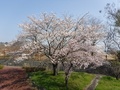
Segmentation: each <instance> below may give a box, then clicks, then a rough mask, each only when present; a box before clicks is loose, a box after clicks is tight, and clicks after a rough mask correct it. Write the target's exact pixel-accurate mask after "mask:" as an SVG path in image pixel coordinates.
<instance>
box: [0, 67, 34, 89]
mask: <svg viewBox="0 0 120 90" xmlns="http://www.w3.org/2000/svg"><path fill="white" fill-rule="evenodd" d="M0 90H33V88H32V86H31V85H30V84H29V82H28V81H27V74H26V72H25V71H24V70H23V69H21V68H15V67H7V68H4V69H2V70H0Z"/></svg>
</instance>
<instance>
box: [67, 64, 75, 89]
mask: <svg viewBox="0 0 120 90" xmlns="http://www.w3.org/2000/svg"><path fill="white" fill-rule="evenodd" d="M72 67H73V64H72V63H70V66H69V68H68V69H67V71H66V72H65V86H66V90H68V80H69V76H70V71H71V70H72Z"/></svg>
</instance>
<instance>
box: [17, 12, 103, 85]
mask: <svg viewBox="0 0 120 90" xmlns="http://www.w3.org/2000/svg"><path fill="white" fill-rule="evenodd" d="M28 18H29V20H30V21H28V22H25V23H23V24H21V25H20V27H21V28H22V32H21V33H20V35H19V36H18V38H17V41H20V42H22V45H21V48H20V50H19V51H18V52H20V53H27V56H32V55H33V54H35V53H40V52H42V53H43V54H44V55H45V56H46V57H47V58H48V59H49V61H50V62H51V63H52V65H53V75H57V67H58V64H59V63H62V65H63V67H64V70H65V75H66V77H65V82H66V85H67V83H68V77H69V75H70V72H71V70H72V68H73V67H75V66H77V67H79V68H86V67H88V66H89V65H90V64H94V66H98V65H101V64H102V57H101V55H102V54H103V53H102V52H101V49H99V48H98V46H97V43H98V41H100V40H101V38H102V37H103V33H102V31H101V30H102V29H103V25H101V24H100V22H98V21H96V19H89V18H85V16H83V17H82V18H80V19H73V18H72V17H70V16H64V17H62V18H59V17H57V16H56V15H55V14H46V13H43V14H41V16H40V17H39V18H36V17H34V16H32V17H28ZM28 54H29V55H28Z"/></svg>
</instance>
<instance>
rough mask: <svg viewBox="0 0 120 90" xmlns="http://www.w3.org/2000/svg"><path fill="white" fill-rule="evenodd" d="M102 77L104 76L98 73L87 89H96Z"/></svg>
mask: <svg viewBox="0 0 120 90" xmlns="http://www.w3.org/2000/svg"><path fill="white" fill-rule="evenodd" d="M101 77H102V76H101V75H98V74H97V75H96V77H95V78H94V79H93V80H92V81H91V83H90V85H89V86H88V87H87V89H86V90H95V88H96V86H97V85H98V82H99V80H100V78H101Z"/></svg>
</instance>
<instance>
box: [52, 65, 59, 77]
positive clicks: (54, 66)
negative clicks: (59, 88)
mask: <svg viewBox="0 0 120 90" xmlns="http://www.w3.org/2000/svg"><path fill="white" fill-rule="evenodd" d="M52 65H53V76H56V75H57V74H58V63H56V64H52Z"/></svg>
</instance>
